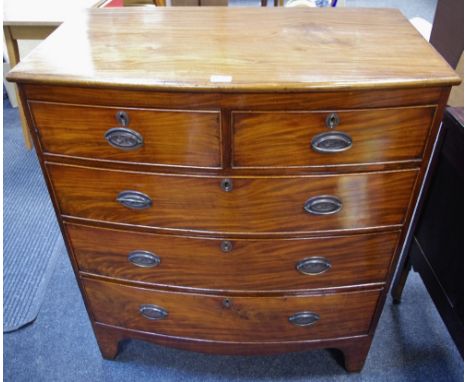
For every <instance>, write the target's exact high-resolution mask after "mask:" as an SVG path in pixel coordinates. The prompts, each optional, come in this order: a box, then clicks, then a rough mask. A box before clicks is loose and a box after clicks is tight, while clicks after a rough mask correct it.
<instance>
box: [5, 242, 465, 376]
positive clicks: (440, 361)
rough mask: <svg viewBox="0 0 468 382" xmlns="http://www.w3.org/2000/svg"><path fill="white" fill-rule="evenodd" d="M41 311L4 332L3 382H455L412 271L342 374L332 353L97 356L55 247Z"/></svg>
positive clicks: (125, 349) (126, 348) (450, 347)
mask: <svg viewBox="0 0 468 382" xmlns="http://www.w3.org/2000/svg"><path fill="white" fill-rule="evenodd" d="M58 258H59V261H58V264H57V268H56V271H55V272H54V275H53V277H52V280H51V282H50V285H49V288H48V289H47V295H46V298H45V302H44V304H43V307H42V308H41V314H40V315H39V316H38V318H37V320H36V321H35V322H34V324H33V325H29V326H27V327H25V328H23V329H22V330H19V331H16V332H13V333H8V334H4V338H3V341H4V343H3V345H4V359H3V361H4V364H3V367H4V380H5V381H16V382H22V381H25V382H26V381H27V382H29V381H38V382H40V381H47V382H49V381H52V382H54V381H61V382H62V381H63V382H68V381H73V382H81V381H83V382H89V381H113V382H119V381H122V382H128V381H132V382H133V381H144V382H149V381H176V382H181V381H193V382H221V381H237V382H247V381H258V382H270V381H272V382H283V381H284V382H286V381H287V382H299V381H300V382H305V381H320V382H327V381H369V382H380V381H398V382H400V381H424V382H431V381H435V382H442V381H462V380H463V360H462V359H461V357H460V355H459V354H458V352H457V350H456V347H455V345H454V344H453V342H452V340H451V338H450V336H449V334H448V332H447V330H446V329H445V326H444V324H443V322H442V320H441V318H440V316H439V315H438V313H437V311H436V309H435V308H434V305H433V304H432V301H431V299H430V297H429V295H428V294H427V292H426V290H425V288H424V286H423V284H422V282H421V280H420V278H419V276H418V275H417V274H415V273H411V274H410V277H409V279H408V284H407V286H406V289H405V291H404V295H403V301H402V303H401V304H400V305H393V304H392V303H391V302H390V301H387V303H386V305H385V308H384V312H383V315H382V318H381V320H380V322H379V325H378V327H377V333H376V335H375V338H374V342H373V344H372V347H371V350H370V353H369V356H368V358H367V362H366V365H365V367H364V370H363V371H362V372H361V373H360V374H347V373H346V372H345V371H344V370H343V368H342V367H341V366H340V365H339V364H338V363H337V362H336V360H335V358H334V356H335V354H334V353H332V352H330V351H328V350H317V351H309V352H302V353H296V354H293V353H291V354H283V355H275V356H254V357H239V356H238V357H233V356H214V355H206V354H199V353H192V352H186V351H181V350H175V349H170V348H164V347H160V346H157V345H153V344H148V343H145V342H141V341H134V340H132V341H127V342H124V344H123V346H122V347H121V352H120V354H119V356H118V357H117V359H116V360H114V361H107V360H103V359H102V358H101V355H100V353H99V349H98V347H97V344H96V341H95V339H94V336H93V332H92V329H91V325H90V323H89V321H88V317H87V314H86V310H85V308H84V304H83V302H82V299H81V296H80V292H79V290H78V286H77V284H76V281H75V278H74V275H73V271H72V268H71V265H70V262H69V260H68V257H67V255H66V254H65V249H63V248H62V249H61V253H60V255H59V256H58Z"/></svg>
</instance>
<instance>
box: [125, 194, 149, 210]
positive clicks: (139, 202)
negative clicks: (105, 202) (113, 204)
mask: <svg viewBox="0 0 468 382" xmlns="http://www.w3.org/2000/svg"><path fill="white" fill-rule="evenodd" d="M116 200H117V201H118V202H119V203H120V204H122V205H123V206H124V207H127V208H131V209H133V210H142V209H145V208H150V207H151V206H152V205H153V201H152V200H151V198H150V197H149V196H148V195H146V194H144V193H143V192H139V191H122V192H120V193H119V194H118V195H117V199H116Z"/></svg>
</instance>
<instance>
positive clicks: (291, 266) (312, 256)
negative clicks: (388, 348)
mask: <svg viewBox="0 0 468 382" xmlns="http://www.w3.org/2000/svg"><path fill="white" fill-rule="evenodd" d="M66 229H67V233H68V237H69V238H70V241H71V243H72V247H73V253H74V255H75V258H76V260H77V262H78V266H79V269H80V271H81V272H86V273H91V274H95V275H102V276H107V277H112V278H118V279H122V280H127V281H136V282H139V283H146V284H149V285H155V286H166V285H170V286H177V287H182V288H188V289H199V290H207V289H211V290H214V289H215V290H219V291H220V290H231V291H234V290H236V291H249V290H257V291H272V290H305V289H315V288H333V287H340V286H346V285H354V284H365V283H375V282H384V281H385V278H386V276H387V270H388V266H389V264H390V260H391V258H392V255H393V253H394V251H395V247H396V244H397V239H398V236H399V233H398V232H389V233H380V234H367V235H349V236H336V237H323V238H308V239H306V238H301V239H256V240H254V239H252V240H249V239H230V240H227V239H207V238H195V237H182V236H175V235H174V236H173V235H158V234H149V233H141V232H131V231H126V230H115V229H104V228H95V227H89V226H83V225H75V224H66Z"/></svg>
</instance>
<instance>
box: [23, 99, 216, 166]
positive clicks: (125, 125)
mask: <svg viewBox="0 0 468 382" xmlns="http://www.w3.org/2000/svg"><path fill="white" fill-rule="evenodd" d="M29 107H30V108H31V111H32V114H33V118H34V123H35V125H36V127H37V129H38V130H39V134H40V141H41V145H42V149H43V151H44V152H45V153H51V154H59V155H67V156H74V157H82V158H92V159H101V160H109V161H119V162H138V163H147V164H159V165H167V166H187V167H206V168H219V167H220V166H221V154H220V153H221V143H220V142H221V139H220V122H219V112H218V111H178V110H156V109H130V108H114V107H93V106H82V105H66V104H56V103H43V102H34V101H32V102H31V101H30V102H29Z"/></svg>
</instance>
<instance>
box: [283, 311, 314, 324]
mask: <svg viewBox="0 0 468 382" xmlns="http://www.w3.org/2000/svg"><path fill="white" fill-rule="evenodd" d="M319 319H320V316H319V315H318V314H317V313H314V312H298V313H294V314H293V315H292V316H290V317H289V319H288V320H289V322H290V323H291V324H293V325H296V326H309V325H313V324H315V323H316V322H317V321H318V320H319Z"/></svg>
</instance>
